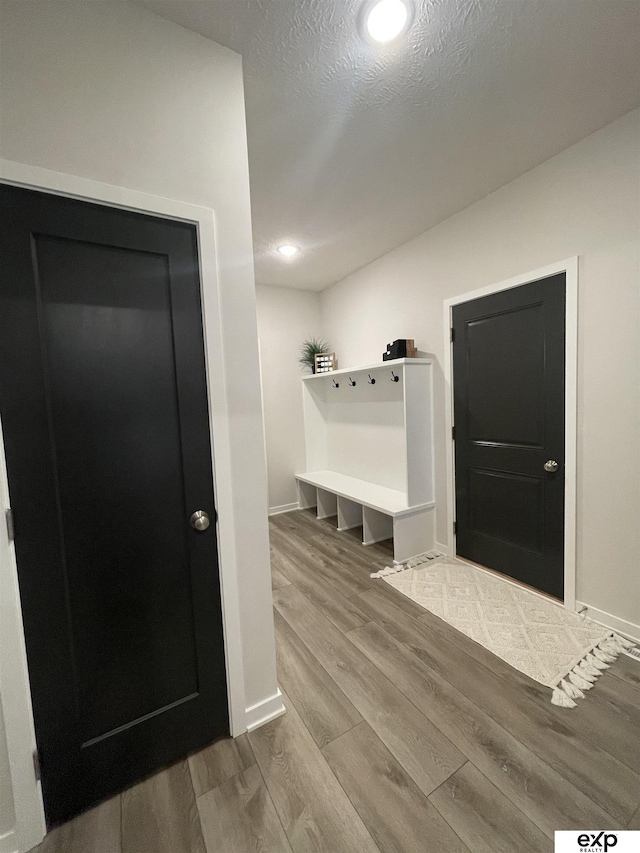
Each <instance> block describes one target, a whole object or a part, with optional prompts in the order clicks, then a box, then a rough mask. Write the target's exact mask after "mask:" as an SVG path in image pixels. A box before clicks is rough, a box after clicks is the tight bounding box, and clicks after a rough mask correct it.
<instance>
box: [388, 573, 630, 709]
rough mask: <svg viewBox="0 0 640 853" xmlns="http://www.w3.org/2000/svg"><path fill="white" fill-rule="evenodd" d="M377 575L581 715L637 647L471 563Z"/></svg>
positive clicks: (561, 703) (556, 703) (611, 632)
mask: <svg viewBox="0 0 640 853" xmlns="http://www.w3.org/2000/svg"><path fill="white" fill-rule="evenodd" d="M426 559H427V557H426V556H425V558H423V562H421V563H420V564H419V565H417V566H416V565H415V564H416V562H418V561H417V560H412V561H410V563H409V564H408V565H409V566H410V567H409V568H404V567H399V568H400V570H399V571H398V570H396V569H395V567H394V569H389V570H383V571H382V572H379V573H377V576H378V577H382V578H383V580H384V581H386V583H388V584H389V585H390V586H392V587H394V588H395V589H397V590H398V591H399V592H401V593H403V594H404V595H406V596H407V597H408V598H411V599H412V600H413V601H415V602H416V603H417V604H419V605H421V606H422V607H424V608H425V610H428V611H430V612H431V613H433V614H435V615H436V616H439V617H440V619H444V621H445V622H448V623H449V625H452V626H453V627H454V628H456V629H457V630H458V631H461V632H462V633H463V634H466V635H467V637H470V638H471V639H472V640H475V641H476V643H480V645H481V646H484V647H485V648H486V649H489V651H491V652H493V654H495V655H497V656H498V657H499V658H502V660H504V661H506V662H507V663H508V664H510V665H511V666H513V667H514V668H515V669H518V670H520V672H523V673H525V675H528V676H530V677H531V678H533V679H534V680H535V681H537V682H539V683H540V684H543V685H545V686H546V687H550V688H551V689H552V691H553V693H552V697H551V701H552V702H553V704H554V705H559V706H561V707H563V708H574V707H575V705H576V703H575V701H574V700H575V699H580V698H582V697H583V696H584V693H585V691H586V690H590V689H591V688H592V687H593V686H594V683H595V682H596V680H597V678H598V676H599V675H601V673H602V671H603V670H605V669H608V668H609V664H610V663H612V662H613V661H614V660H615V659H616V658H617V657H618V655H619V654H620V653H621V652H623V651H624V650H625V649H627V648H632V647H633V646H634V644H633V643H631V642H629V641H628V640H627V639H626V638H624V637H620V636H618V635H616V634H615V633H614V632H613V631H611V630H610V629H608V628H605V627H603V626H602V625H598V623H597V622H593V621H592V620H591V619H587V618H586V617H584V616H579V615H578V614H577V613H572V612H571V611H569V610H566V609H565V608H564V607H563V606H562V605H561V604H556V603H555V602H553V601H551V600H549V599H547V598H544V597H541V596H539V595H536V594H535V593H534V592H529V591H528V590H527V589H524V588H523V587H520V586H517V585H515V584H513V583H510V582H509V581H507V580H502V579H501V578H499V577H496V576H495V575H493V574H491V573H489V572H485V571H483V570H482V569H478V568H476V567H475V566H470V565H468V564H467V563H460V562H457V561H451V560H449V559H448V558H439V559H438V558H436V559H433V558H432V557H431V560H430V561H429V562H424V560H426Z"/></svg>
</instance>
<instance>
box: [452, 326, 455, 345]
mask: <svg viewBox="0 0 640 853" xmlns="http://www.w3.org/2000/svg"><path fill="white" fill-rule="evenodd" d="M455 336H456V333H455V332H454V330H453V326H452V327H451V343H453V340H454V338H455Z"/></svg>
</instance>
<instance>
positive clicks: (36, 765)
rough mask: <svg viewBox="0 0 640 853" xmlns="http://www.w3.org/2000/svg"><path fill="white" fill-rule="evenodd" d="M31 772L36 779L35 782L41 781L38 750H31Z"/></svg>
mask: <svg viewBox="0 0 640 853" xmlns="http://www.w3.org/2000/svg"><path fill="white" fill-rule="evenodd" d="M33 772H34V774H35V777H36V782H39V781H40V780H41V779H42V772H41V770H40V755H39V754H38V750H37V749H34V750H33Z"/></svg>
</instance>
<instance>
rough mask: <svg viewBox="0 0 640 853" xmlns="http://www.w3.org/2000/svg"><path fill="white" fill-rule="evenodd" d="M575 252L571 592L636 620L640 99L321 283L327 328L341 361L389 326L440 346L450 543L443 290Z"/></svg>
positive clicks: (381, 339) (373, 357)
mask: <svg viewBox="0 0 640 853" xmlns="http://www.w3.org/2000/svg"><path fill="white" fill-rule="evenodd" d="M496 156H499V152H496ZM572 255H579V256H580V260H579V332H578V334H579V344H578V346H579V355H578V358H579V363H578V371H579V379H578V383H579V384H578V408H579V411H578V433H579V434H578V542H577V598H578V599H579V600H580V601H582V602H585V603H587V604H588V605H590V606H591V607H593V608H597V609H598V610H601V611H604V612H605V613H608V614H612V615H613V616H615V617H617V618H618V619H622V620H627V621H628V622H631V623H633V624H634V625H636V626H637V625H640V569H639V562H638V560H639V555H640V486H639V482H640V325H639V318H640V313H639V311H640V304H639V298H640V268H639V265H640V111H639V110H635V111H633V112H631V113H629V114H628V115H626V116H624V117H623V118H621V119H619V120H618V121H616V122H614V123H613V124H610V125H608V126H607V127H605V128H604V129H602V130H600V131H598V132H597V133H595V134H593V135H592V136H589V137H587V138H586V139H584V140H583V141H582V142H580V143H578V144H577V145H574V146H572V147H571V148H569V149H567V150H566V151H564V152H563V153H561V154H559V155H558V156H556V157H554V158H553V159H551V160H549V161H547V162H546V163H544V164H542V165H541V166H538V167H537V168H535V169H533V170H532V171H530V172H528V173H527V174H525V175H523V176H522V177H520V178H518V179H517V180H515V181H513V182H512V183H510V184H508V185H507V186H505V187H503V188H502V189H500V190H498V191H497V192H495V193H493V194H491V195H489V196H488V197H486V198H485V199H483V200H482V201H480V202H478V203H477V204H474V205H473V206H471V207H469V208H467V209H466V210H464V211H462V212H461V213H459V214H457V215H456V216H453V217H452V218H450V219H448V220H446V221H445V222H443V223H441V224H440V225H438V226H436V227H435V228H433V229H431V230H430V231H427V232H426V233H424V234H422V235H421V236H419V237H417V238H416V239H415V240H412V241H411V242H409V243H406V244H405V245H403V246H401V247H400V248H398V249H396V250H395V251H393V252H391V253H389V254H387V255H385V256H383V257H382V258H380V259H379V260H377V261H376V262H374V263H372V264H370V265H369V266H367V267H365V268H364V269H362V270H360V271H358V272H356V273H354V274H353V275H351V276H349V277H348V278H346V279H344V280H343V281H342V282H339V283H338V284H336V285H334V286H333V287H331V288H329V289H327V290H325V291H323V292H322V294H321V297H322V300H321V301H322V332H323V334H325V335H327V336H328V337H329V338H330V339H331V342H332V346H333V347H334V348H335V350H336V352H337V354H338V356H339V358H340V363H341V365H342V366H348V365H358V364H366V363H368V362H372V361H377V360H379V358H380V353H381V352H382V351H383V349H384V346H385V345H386V343H387V342H388V341H392V340H394V339H395V338H415V341H416V345H417V346H418V348H419V349H420V350H427V351H429V352H432V353H435V355H436V357H437V359H438V362H439V366H438V367H437V369H436V372H435V399H436V410H435V417H436V499H437V540H438V541H439V542H441V543H443V544H446V543H447V542H448V540H449V534H450V530H451V520H450V519H448V518H447V515H446V477H445V470H444V448H445V441H446V440H447V436H446V435H445V430H444V413H443V412H444V408H443V407H444V399H445V396H444V387H443V378H442V368H441V365H442V357H443V352H444V343H443V320H442V316H443V307H442V306H443V301H444V300H445V299H448V298H450V297H452V296H455V295H457V294H461V293H466V292H468V291H471V290H474V289H476V288H479V287H482V286H484V285H489V284H493V283H495V282H499V281H502V280H505V279H507V278H510V277H513V276H516V275H519V274H522V273H526V272H527V271H530V270H535V269H537V268H540V267H543V266H546V265H547V264H550V263H552V262H555V261H560V260H563V259H564V258H567V257H570V256H572ZM354 317H357V318H358V321H357V322H354V320H353V318H354ZM620 627H623V626H620ZM639 630H640V629H639Z"/></svg>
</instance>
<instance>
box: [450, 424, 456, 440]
mask: <svg viewBox="0 0 640 853" xmlns="http://www.w3.org/2000/svg"><path fill="white" fill-rule="evenodd" d="M451 440H452V441H455V440H456V428H455V427H454V426H452V427H451Z"/></svg>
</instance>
